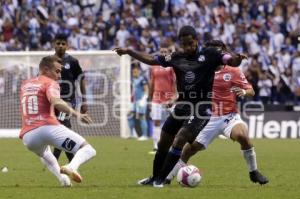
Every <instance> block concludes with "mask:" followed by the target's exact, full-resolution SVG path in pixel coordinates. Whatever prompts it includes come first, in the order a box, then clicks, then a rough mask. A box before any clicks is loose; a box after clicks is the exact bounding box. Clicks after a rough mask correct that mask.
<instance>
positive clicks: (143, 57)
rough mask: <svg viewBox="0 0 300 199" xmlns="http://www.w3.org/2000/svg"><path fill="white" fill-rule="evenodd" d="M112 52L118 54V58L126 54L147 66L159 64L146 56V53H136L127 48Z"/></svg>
mask: <svg viewBox="0 0 300 199" xmlns="http://www.w3.org/2000/svg"><path fill="white" fill-rule="evenodd" d="M113 50H114V51H116V53H118V55H120V56H121V55H126V54H127V55H129V56H131V57H133V58H135V59H137V60H139V61H140V62H143V63H145V64H148V65H160V63H159V62H158V61H156V60H155V59H154V57H152V56H151V55H149V54H146V53H142V52H137V51H134V50H131V49H129V48H115V49H113Z"/></svg>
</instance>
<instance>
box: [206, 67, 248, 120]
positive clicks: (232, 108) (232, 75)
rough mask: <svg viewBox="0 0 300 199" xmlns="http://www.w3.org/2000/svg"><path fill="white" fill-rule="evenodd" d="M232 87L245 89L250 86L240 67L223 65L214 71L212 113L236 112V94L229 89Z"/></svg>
mask: <svg viewBox="0 0 300 199" xmlns="http://www.w3.org/2000/svg"><path fill="white" fill-rule="evenodd" d="M233 87H239V88H242V89H245V90H247V89H250V88H252V86H251V84H249V83H248V81H247V79H246V77H245V75H244V74H243V72H242V71H241V69H240V68H238V67H230V66H224V67H223V68H222V69H221V70H218V71H216V72H215V78H214V84H213V97H212V101H213V115H219V116H221V115H226V114H228V113H237V101H236V95H235V93H234V92H232V91H231V89H232V88H233Z"/></svg>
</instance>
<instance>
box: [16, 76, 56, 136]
mask: <svg viewBox="0 0 300 199" xmlns="http://www.w3.org/2000/svg"><path fill="white" fill-rule="evenodd" d="M52 97H55V98H60V87H59V85H58V83H57V82H56V81H54V80H52V79H50V78H48V77H46V76H43V75H41V76H38V77H35V78H32V79H28V80H26V81H24V82H23V83H22V85H21V92H20V100H21V113H22V129H21V132H20V135H19V137H20V138H23V136H24V134H25V133H26V132H28V131H30V130H33V129H35V128H38V127H40V126H44V125H59V124H60V123H59V122H58V120H57V119H56V117H55V114H54V107H52V106H51V104H50V99H51V98H52Z"/></svg>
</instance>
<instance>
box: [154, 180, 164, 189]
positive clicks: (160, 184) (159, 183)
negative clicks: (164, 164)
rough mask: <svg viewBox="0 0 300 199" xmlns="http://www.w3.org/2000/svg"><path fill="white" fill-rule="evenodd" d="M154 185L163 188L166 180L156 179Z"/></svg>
mask: <svg viewBox="0 0 300 199" xmlns="http://www.w3.org/2000/svg"><path fill="white" fill-rule="evenodd" d="M153 187H155V188H163V187H164V181H163V180H160V179H158V180H154V182H153Z"/></svg>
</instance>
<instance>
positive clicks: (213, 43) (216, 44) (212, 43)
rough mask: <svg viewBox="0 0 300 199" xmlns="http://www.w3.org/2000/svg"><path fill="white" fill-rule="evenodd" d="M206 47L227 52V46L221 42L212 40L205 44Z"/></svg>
mask: <svg viewBox="0 0 300 199" xmlns="http://www.w3.org/2000/svg"><path fill="white" fill-rule="evenodd" d="M204 47H216V48H221V49H222V50H227V46H226V44H225V43H224V42H223V41H221V40H210V41H207V42H205V43H204Z"/></svg>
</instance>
